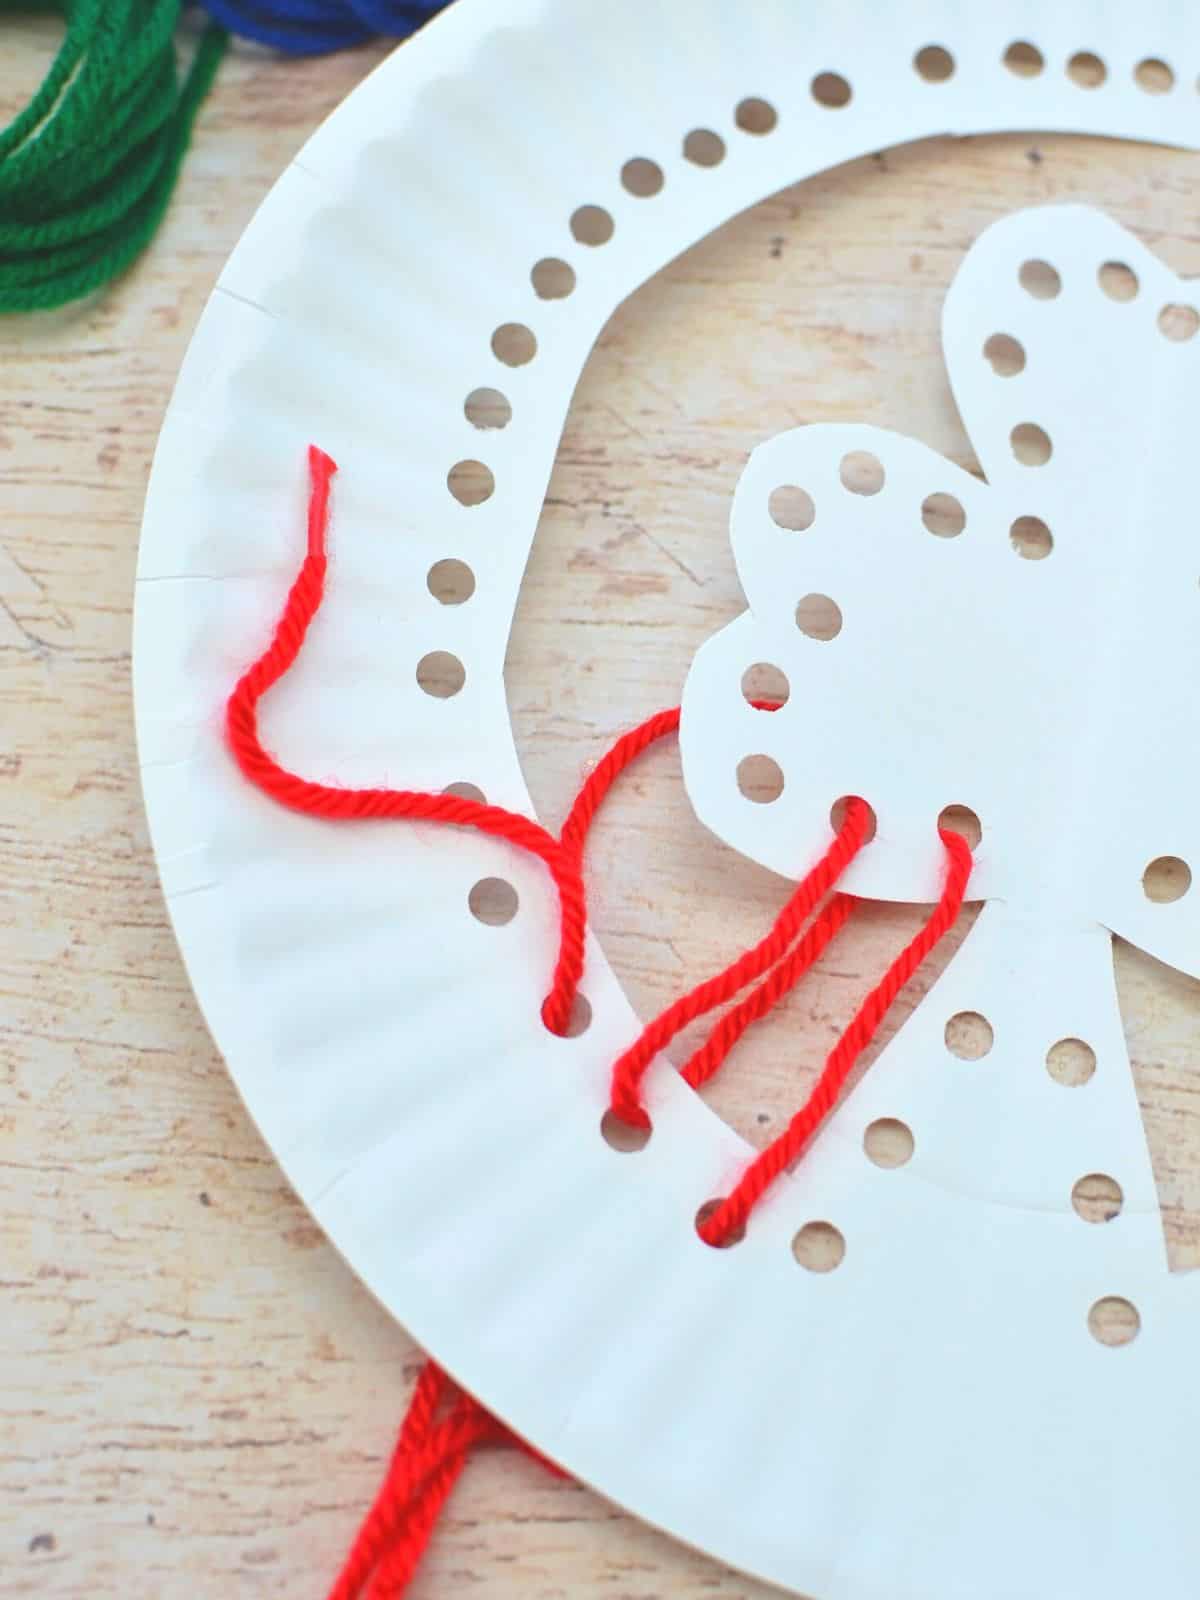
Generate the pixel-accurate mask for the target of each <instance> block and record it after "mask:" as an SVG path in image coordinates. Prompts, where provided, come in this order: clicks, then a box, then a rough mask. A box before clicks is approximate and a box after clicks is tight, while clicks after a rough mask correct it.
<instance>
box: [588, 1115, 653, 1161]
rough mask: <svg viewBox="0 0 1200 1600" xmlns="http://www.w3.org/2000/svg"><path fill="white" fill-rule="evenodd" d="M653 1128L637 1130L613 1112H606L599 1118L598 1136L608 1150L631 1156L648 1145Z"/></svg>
mask: <svg viewBox="0 0 1200 1600" xmlns="http://www.w3.org/2000/svg"><path fill="white" fill-rule="evenodd" d="M653 1131H654V1130H653V1128H637V1127H635V1126H634V1125H633V1123H632V1122H623V1121H622V1120H621V1118H620V1117H619V1116H618V1115H617V1114H616V1112H615V1111H606V1112H605V1113H604V1115H603V1116H602V1117H601V1118H600V1136H601V1138H602V1139H603V1140H604V1142H605V1144H606V1145H607V1146H608V1147H609V1149H610V1150H619V1151H620V1152H621V1154H622V1155H625V1156H628V1155H633V1154H634V1153H635V1152H636V1151H638V1150H644V1149H645V1148H646V1146H647V1145H648V1144H649V1143H650V1135H651V1134H652V1133H653Z"/></svg>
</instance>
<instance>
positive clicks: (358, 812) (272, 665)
mask: <svg viewBox="0 0 1200 1600" xmlns="http://www.w3.org/2000/svg"><path fill="white" fill-rule="evenodd" d="M308 463H309V472H310V475H311V481H312V493H311V496H310V499H309V507H308V554H307V555H306V557H305V559H304V564H303V565H302V566H301V568H300V571H299V574H298V575H297V577H296V581H295V582H294V583H293V584H292V588H291V592H290V593H289V594H288V597H287V601H286V603H285V605H284V608H283V615H282V616H281V617H280V619H279V622H278V624H277V626H276V628H275V635H274V638H273V639H272V640H271V643H270V645H269V646H268V647H267V649H266V650H265V651H264V652H263V654H262V655H261V656H260V657H259V658H258V660H257V661H256V662H255V663H254V665H253V666H252V667H250V668H249V669H248V671H246V672H245V673H243V675H242V677H241V678H240V680H239V681H238V684H237V686H236V688H235V689H234V691H233V693H232V694H231V695H230V697H229V704H228V707H227V708H226V730H227V733H228V738H229V747H230V749H231V750H232V751H233V754H234V757H235V759H236V760H237V763H238V766H239V767H240V768H241V769H242V772H243V773H244V774H245V775H246V777H247V778H249V779H250V781H251V783H253V784H256V785H257V786H258V788H260V789H261V790H262V791H263V792H264V794H268V795H270V796H271V798H272V799H273V800H277V801H278V802H279V803H280V805H284V806H289V807H290V808H291V809H292V810H293V811H303V812H305V813H307V814H308V815H309V816H314V817H325V818H328V819H330V820H336V821H342V820H367V819H373V820H378V819H384V818H387V819H396V818H404V819H406V820H409V821H413V822H446V823H451V824H453V825H454V826H456V827H462V828H478V829H479V830H480V831H481V832H483V833H489V834H492V835H494V836H495V837H496V838H500V839H507V840H508V842H509V843H510V844H515V845H517V846H518V847H519V848H520V849H522V850H528V851H529V852H530V853H531V854H532V855H535V856H538V857H539V858H540V859H541V860H542V861H544V862H545V864H546V866H547V868H548V869H549V872H550V875H551V877H552V878H553V880H554V885H555V888H556V889H557V890H558V902H559V947H558V960H557V963H556V965H555V968H554V977H553V981H552V983H551V986H550V993H549V994H548V995H547V997H546V999H545V1001H544V1003H543V1005H542V1018H543V1021H544V1022H545V1024H546V1026H547V1027H548V1028H549V1029H550V1031H551V1032H552V1033H557V1034H565V1033H566V1031H567V1024H568V1022H569V1020H570V1016H571V1007H572V1004H573V1003H574V1000H575V995H576V993H577V991H578V989H579V980H580V978H581V977H582V976H583V955H584V934H585V932H586V928H587V908H586V902H585V898H584V891H583V879H582V877H581V875H580V868H579V858H578V855H577V854H575V853H572V852H570V851H564V850H563V849H562V847H561V845H560V844H559V842H558V840H557V839H556V838H555V837H554V835H553V834H551V833H548V832H547V831H546V829H545V828H542V827H539V826H538V824H537V823H536V822H533V821H531V820H530V819H529V818H528V817H523V816H522V815H521V814H520V813H519V812H516V811H506V810H504V809H503V808H502V807H501V806H489V805H484V804H483V803H482V802H480V801H477V800H465V799H463V798H461V797H460V796H458V795H452V794H425V793H422V792H421V791H419V790H411V789H345V788H340V787H335V786H330V785H328V784H324V783H310V782H309V780H308V779H307V778H301V777H298V776H297V775H296V774H295V773H294V772H288V771H287V770H286V769H285V768H284V767H281V766H280V765H279V763H278V762H277V761H276V760H275V759H274V757H273V756H271V755H269V754H268V753H267V751H266V750H265V749H264V748H263V744H262V740H261V738H260V735H259V730H258V702H259V700H261V698H262V697H263V695H264V694H265V693H266V692H267V690H268V689H270V688H271V687H272V686H273V685H274V684H276V683H278V682H279V680H280V678H282V677H283V675H284V674H285V673H286V672H287V671H288V670H289V668H290V667H291V666H292V664H293V662H294V661H295V659H296V657H297V656H298V655H299V653H300V648H301V646H302V645H303V643H304V639H305V635H306V634H307V632H308V628H309V624H310V623H311V622H312V619H313V617H314V616H316V614H317V611H318V610H319V609H320V606H321V601H322V600H323V599H324V597H325V575H326V571H327V569H328V562H327V559H326V555H325V535H326V529H327V527H328V521H329V485H330V480H331V479H332V477H333V475H334V473H335V472H336V471H337V466H336V464H335V463H334V462H333V461H332V460H331V459H330V457H329V456H327V455H326V454H325V452H324V451H323V450H318V449H317V448H316V446H315V445H313V446H310V447H309V452H308Z"/></svg>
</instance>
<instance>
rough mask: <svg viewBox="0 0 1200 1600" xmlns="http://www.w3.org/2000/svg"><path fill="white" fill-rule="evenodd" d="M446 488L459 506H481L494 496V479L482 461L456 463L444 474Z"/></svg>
mask: <svg viewBox="0 0 1200 1600" xmlns="http://www.w3.org/2000/svg"><path fill="white" fill-rule="evenodd" d="M446 487H447V488H448V489H449V491H450V493H451V494H452V495H453V496H454V498H455V499H456V500H457V501H458V503H459V505H460V506H481V505H482V504H483V503H484V501H485V500H490V499H491V498H492V496H493V495H494V494H495V492H496V479H495V477H494V476H493V474H492V469H491V467H488V466H485V465H484V463H483V462H482V461H456V462H455V464H454V465H453V466H452V467H451V468H450V471H449V472H448V473H447V474H446Z"/></svg>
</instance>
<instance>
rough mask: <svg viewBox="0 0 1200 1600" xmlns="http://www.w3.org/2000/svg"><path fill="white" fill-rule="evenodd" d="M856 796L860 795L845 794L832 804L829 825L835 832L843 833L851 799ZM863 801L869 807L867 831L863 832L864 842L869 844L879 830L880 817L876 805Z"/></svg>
mask: <svg viewBox="0 0 1200 1600" xmlns="http://www.w3.org/2000/svg"><path fill="white" fill-rule="evenodd" d="M855 798H859V797H856V796H854V795H849V794H844V795H843V796H842V798H841V799H840V800H835V801H834V802H833V804H832V805H831V806H830V808H829V826H830V827H831V828H832V829H833V831H834V833H841V831H842V828H843V827H844V826H845V822H846V812H847V810H848V809H849V806H850V802H851V800H853V799H855ZM862 803H863V805H865V806H866V808H867V831H866V832H865V833H864V834H863V844H864V845H868V844H870V842H871V840H872V839H873V838H874V837H875V835H876V833H877V832H878V831H879V819H878V818H877V817H876V815H875V807H874V806H873V805H871V804H870V803H869V802H868V801H866V800H864V801H863V802H862Z"/></svg>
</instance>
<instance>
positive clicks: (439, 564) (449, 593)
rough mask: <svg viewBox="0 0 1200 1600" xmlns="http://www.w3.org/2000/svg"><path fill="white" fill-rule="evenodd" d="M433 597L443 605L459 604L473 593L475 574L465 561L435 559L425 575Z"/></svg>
mask: <svg viewBox="0 0 1200 1600" xmlns="http://www.w3.org/2000/svg"><path fill="white" fill-rule="evenodd" d="M425 585H426V587H427V588H428V590H429V592H430V594H431V595H432V596H433V598H434V599H435V600H437V601H439V602H440V604H442V605H444V606H461V605H463V604H464V603H465V602H466V601H468V600H469V599H470V598H471V596H472V595H473V594H474V593H475V574H474V573H473V572H472V571H471V569H470V567H469V566H468V565H467V563H466V562H465V561H455V560H453V559H452V558H447V559H446V560H445V561H435V562H434V564H433V566H431V567H430V569H429V571H428V573H427V574H426V576H425Z"/></svg>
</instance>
